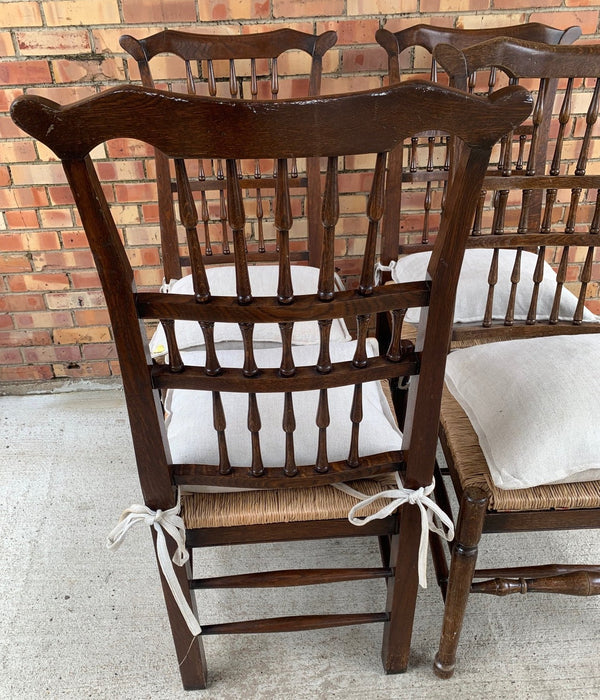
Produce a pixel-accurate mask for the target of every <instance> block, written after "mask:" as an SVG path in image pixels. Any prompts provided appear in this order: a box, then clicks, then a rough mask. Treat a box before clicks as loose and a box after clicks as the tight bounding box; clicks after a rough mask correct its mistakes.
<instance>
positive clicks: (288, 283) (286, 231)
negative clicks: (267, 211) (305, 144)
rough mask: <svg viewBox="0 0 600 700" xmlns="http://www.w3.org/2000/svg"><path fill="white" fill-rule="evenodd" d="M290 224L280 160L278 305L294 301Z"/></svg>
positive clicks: (277, 186) (285, 174)
mask: <svg viewBox="0 0 600 700" xmlns="http://www.w3.org/2000/svg"><path fill="white" fill-rule="evenodd" d="M292 223H293V219H292V206H291V204H290V185H289V182H288V166H287V160H286V159H285V158H280V159H279V160H278V161H277V180H276V183H275V229H276V230H277V239H278V241H279V279H278V281H277V300H278V301H279V303H280V304H290V303H291V302H292V301H293V300H294V289H293V287H292V271H291V267H290V229H291V228H292Z"/></svg>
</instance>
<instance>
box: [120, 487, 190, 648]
mask: <svg viewBox="0 0 600 700" xmlns="http://www.w3.org/2000/svg"><path fill="white" fill-rule="evenodd" d="M180 510H181V504H180V499H179V495H178V496H177V503H176V504H175V506H173V508H170V509H169V510H160V509H159V510H156V511H154V510H150V508H148V507H147V506H142V505H139V504H134V505H132V506H130V507H129V508H127V510H125V511H123V514H122V515H121V518H120V520H119V523H118V524H117V526H116V527H115V528H114V529H113V530H112V531H111V532H110V534H109V535H108V539H107V543H106V546H107V547H108V549H117V548H118V547H119V546H120V544H121V542H122V541H123V538H124V537H125V534H126V533H127V531H128V530H129V528H130V527H132V526H133V525H135V524H136V523H144V524H145V525H150V526H152V527H153V528H154V529H155V530H156V552H157V555H158V562H159V564H160V568H161V571H162V572H163V575H164V577H165V580H166V581H167V583H168V584H169V588H170V589H171V593H172V594H173V597H174V598H175V602H176V603H177V605H178V606H179V610H180V611H181V614H182V616H183V618H184V620H185V622H186V624H187V626H188V628H189V630H190V632H191V633H192V635H193V636H194V637H197V636H198V635H199V634H200V633H201V632H202V630H201V628H200V625H199V623H198V620H197V619H196V616H195V615H194V613H193V612H192V609H191V608H190V606H189V604H188V602H187V600H186V598H185V596H184V594H183V591H182V590H181V586H180V585H179V581H178V580H177V576H176V575H175V569H174V568H173V563H175V564H177V566H183V565H184V564H185V563H186V562H187V561H188V559H189V558H190V555H189V553H188V551H187V549H186V548H185V524H184V522H183V519H182V518H181V517H180V516H179V511H180ZM165 532H166V533H167V534H168V535H169V536H170V537H171V538H172V539H173V540H175V543H176V544H177V549H176V550H175V553H174V554H173V559H172V560H171V558H170V557H169V550H168V549H167V540H166V538H165Z"/></svg>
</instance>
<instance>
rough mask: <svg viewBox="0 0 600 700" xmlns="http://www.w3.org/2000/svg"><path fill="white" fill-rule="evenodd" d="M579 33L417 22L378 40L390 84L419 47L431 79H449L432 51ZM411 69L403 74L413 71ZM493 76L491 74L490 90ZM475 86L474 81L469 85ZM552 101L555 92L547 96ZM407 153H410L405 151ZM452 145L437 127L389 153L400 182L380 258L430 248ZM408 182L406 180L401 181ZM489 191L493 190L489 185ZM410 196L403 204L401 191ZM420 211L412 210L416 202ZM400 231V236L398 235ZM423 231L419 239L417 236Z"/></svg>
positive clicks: (572, 37) (567, 40) (567, 39)
mask: <svg viewBox="0 0 600 700" xmlns="http://www.w3.org/2000/svg"><path fill="white" fill-rule="evenodd" d="M580 35H581V29H580V28H579V27H569V29H566V30H561V29H554V28H553V27H548V26H547V25H544V24H540V23H538V22H531V23H528V24H518V25H512V26H507V27H493V28H488V29H452V28H446V27H435V26H430V25H425V24H416V25H414V26H412V27H407V28H406V29H402V30H400V31H398V32H395V33H392V32H390V31H389V30H387V29H385V28H381V29H379V30H378V31H377V33H376V35H375V38H376V40H377V42H378V43H379V44H380V45H381V46H382V47H383V48H384V49H385V51H386V53H387V55H388V76H389V82H390V84H391V85H393V84H396V83H399V82H400V81H401V79H402V72H403V71H402V70H401V67H400V65H401V58H400V56H401V55H403V56H404V57H406V53H405V52H406V51H408V50H410V49H413V48H414V47H421V48H422V49H425V50H426V51H428V52H429V53H430V54H432V59H431V69H430V78H431V80H432V81H433V82H438V81H442V82H443V81H444V80H445V81H446V82H447V81H448V76H447V75H441V74H440V72H439V70H438V68H439V65H438V61H436V59H435V56H434V55H433V54H434V50H435V49H436V47H438V46H440V45H448V46H451V47H454V48H455V49H457V50H461V49H465V48H467V47H471V46H474V45H476V44H479V43H481V42H485V41H489V40H491V39H499V38H513V39H522V40H527V41H535V42H540V43H541V42H543V43H547V44H565V45H566V44H571V43H573V42H574V41H576V40H577V39H578V38H579V37H580ZM413 72H414V71H411V70H410V69H408V70H404V73H409V75H410V74H412V73H413ZM494 82H495V76H494V75H493V73H492V74H491V75H490V90H491V89H492V88H493V86H494ZM469 87H470V88H471V89H472V87H473V85H472V84H469ZM546 99H547V103H548V104H551V103H552V99H553V94H551V92H550V91H548V92H547V94H546ZM405 152H406V155H405ZM450 155H451V154H450V143H449V139H448V138H447V137H446V136H442V135H439V134H436V133H435V132H433V131H430V132H428V133H427V134H423V135H421V136H420V137H416V136H415V137H413V138H412V139H411V141H410V146H408V145H404V144H403V146H402V148H398V149H396V150H395V151H393V152H392V153H391V154H390V158H389V174H388V177H389V178H390V179H392V181H394V182H396V183H397V184H396V186H395V187H394V188H393V189H391V192H390V196H389V197H388V198H387V201H386V212H385V220H384V225H385V227H386V230H385V231H384V243H386V247H385V248H383V249H382V262H383V263H384V264H387V263H389V261H390V260H395V259H396V258H397V257H398V253H399V252H400V253H403V254H406V253H411V252H418V251H420V250H426V249H427V248H425V246H428V247H429V246H430V245H431V241H432V239H433V238H434V237H435V234H436V232H437V226H438V221H439V210H440V209H441V208H442V207H443V201H444V197H445V190H446V186H447V185H446V183H447V179H448V174H449V170H450ZM403 183H404V184H403ZM488 189H489V188H488ZM403 191H405V193H404V198H405V200H406V205H405V207H404V208H403V204H402V194H403ZM417 205H418V206H419V207H420V211H417V212H416V213H415V212H414V210H415V206H417ZM395 234H398V235H395ZM417 235H420V239H421V240H420V242H418V243H415V242H413V239H414V238H416V237H417Z"/></svg>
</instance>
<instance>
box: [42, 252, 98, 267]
mask: <svg viewBox="0 0 600 700" xmlns="http://www.w3.org/2000/svg"><path fill="white" fill-rule="evenodd" d="M32 259H33V267H34V270H36V271H37V272H43V271H46V270H68V269H76V270H81V269H82V268H87V267H94V259H93V257H92V253H91V251H89V250H75V251H48V252H47V253H35V254H34V255H33V257H32Z"/></svg>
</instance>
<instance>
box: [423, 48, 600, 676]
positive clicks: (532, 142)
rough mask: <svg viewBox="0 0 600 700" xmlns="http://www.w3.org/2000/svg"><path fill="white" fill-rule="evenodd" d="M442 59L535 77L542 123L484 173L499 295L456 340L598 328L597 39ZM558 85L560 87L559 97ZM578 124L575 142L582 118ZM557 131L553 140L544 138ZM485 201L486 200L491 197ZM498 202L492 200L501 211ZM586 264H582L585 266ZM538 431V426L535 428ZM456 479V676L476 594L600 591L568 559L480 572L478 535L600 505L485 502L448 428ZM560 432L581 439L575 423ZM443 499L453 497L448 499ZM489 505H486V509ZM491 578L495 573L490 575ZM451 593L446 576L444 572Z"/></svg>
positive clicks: (446, 651) (521, 528)
mask: <svg viewBox="0 0 600 700" xmlns="http://www.w3.org/2000/svg"><path fill="white" fill-rule="evenodd" d="M434 55H435V57H436V59H437V60H438V62H439V63H440V65H442V66H443V67H444V69H445V70H447V72H448V74H449V75H450V76H451V79H452V80H453V82H454V84H455V85H457V86H458V87H460V88H461V89H464V90H469V85H470V82H471V83H473V81H472V76H473V75H476V74H477V73H478V72H479V71H482V70H483V71H485V70H490V69H493V70H494V71H495V73H496V76H497V78H498V79H499V80H501V76H502V75H504V76H505V77H504V79H505V80H506V79H508V80H509V81H510V82H511V83H513V84H515V83H518V82H519V81H521V80H523V81H527V85H528V86H529V87H530V88H532V90H533V97H534V100H535V107H534V111H533V113H532V119H531V124H530V129H529V130H528V131H524V132H523V134H522V136H521V137H520V144H519V145H518V146H516V145H513V147H512V148H507V143H508V141H507V142H505V143H504V144H503V146H502V149H503V154H501V157H500V161H501V163H502V172H501V173H495V174H490V175H488V177H486V179H485V181H484V187H486V188H487V189H488V190H490V192H489V193H488V194H491V201H492V202H493V203H492V204H491V210H492V215H491V216H490V215H489V214H488V216H487V223H485V221H486V217H485V216H476V222H477V221H479V222H481V226H480V227H479V228H477V229H476V230H475V229H474V230H473V233H472V235H471V237H470V239H469V242H468V245H469V247H473V248H487V249H490V250H493V251H494V254H493V256H492V261H491V265H490V271H489V275H488V285H489V292H488V303H487V308H486V311H485V314H484V316H483V318H482V319H481V320H480V322H479V323H476V324H473V325H472V326H470V327H469V326H468V324H465V325H466V327H460V328H459V327H458V326H455V328H454V331H453V336H452V337H453V342H454V343H455V344H460V345H468V344H473V343H482V342H493V341H498V340H507V339H515V338H531V337H535V336H547V335H557V334H560V335H566V334H569V335H572V334H579V333H597V332H599V331H600V328H598V324H597V323H593V322H589V321H586V320H584V319H583V316H582V314H583V309H584V304H585V298H586V293H587V288H588V286H589V285H590V284H594V283H596V284H597V283H598V276H597V273H598V271H597V269H595V272H594V273H593V272H592V266H591V265H592V262H591V261H592V260H593V259H594V256H595V251H597V248H598V242H599V241H600V238H599V237H598V234H599V231H600V229H599V225H600V214H599V212H600V204H599V203H598V188H599V187H600V175H598V174H597V171H594V170H592V169H590V170H589V172H588V167H587V161H588V156H589V154H590V152H591V149H592V148H593V147H594V142H593V140H594V136H593V135H592V134H595V132H594V128H595V126H596V123H597V119H598V101H599V95H600V81H599V78H600V49H599V48H598V47H595V46H573V47H567V46H557V47H549V46H546V45H541V44H532V43H529V42H522V41H504V40H498V39H495V40H490V41H487V42H484V43H482V44H479V45H477V46H472V47H470V48H465V49H464V51H458V50H456V49H455V48H453V47H451V46H439V47H437V48H436V49H435V51H434ZM548 86H558V90H557V91H556V92H555V94H553V95H552V99H551V100H550V99H547V94H548V92H547V91H548ZM575 122H577V124H578V130H579V132H578V135H577V137H576V138H574V134H575V132H574V131H573V125H574V123H575ZM543 129H546V133H547V134H549V139H548V140H547V143H546V137H545V136H540V134H541V133H542V130H543ZM536 194H537V195H538V201H539V203H540V208H539V214H538V215H537V216H534V217H532V216H531V207H532V201H533V199H534V196H535V195H536ZM483 199H484V198H483V197H482V201H483ZM489 206H490V205H488V207H489ZM500 249H512V250H514V251H515V252H514V259H515V263H514V266H513V268H512V272H511V284H512V294H511V297H510V299H509V302H508V307H507V309H506V314H505V316H504V318H503V319H493V318H492V317H491V313H490V308H491V303H492V301H493V296H494V288H495V286H496V285H497V284H498V282H499V272H498V264H497V257H496V251H498V250H500ZM523 250H527V251H531V252H533V253H535V254H536V255H537V264H536V266H535V270H534V272H533V277H532V279H531V280H530V282H533V287H532V293H531V301H530V305H529V312H528V314H527V318H525V319H523V320H516V319H515V318H514V303H515V301H514V299H515V295H516V293H517V290H518V285H519V284H520V283H522V282H523V277H522V275H521V273H520V267H519V263H520V259H521V255H522V253H521V252H520V251H523ZM544 260H551V261H552V262H553V263H554V267H555V268H556V269H557V277H556V283H555V295H554V303H553V306H552V309H551V311H550V314H549V318H546V319H540V318H539V317H538V313H537V294H538V288H539V285H540V284H541V281H542V279H543V272H542V269H543V268H542V263H543V261H544ZM574 261H579V262H578V263H575V262H574ZM567 281H569V282H570V283H571V286H572V284H573V282H575V283H577V282H578V283H579V289H576V288H575V289H574V290H573V291H574V292H575V294H577V295H578V303H577V308H576V309H575V312H574V314H573V316H572V318H570V319H563V320H560V319H559V318H558V300H559V299H560V296H561V293H562V289H563V287H564V286H565V285H566V284H567ZM532 430H535V427H533V426H532ZM440 439H441V443H442V447H443V449H444V454H445V457H446V462H447V464H448V466H449V468H450V473H451V476H452V483H453V485H454V488H455V491H456V492H457V496H458V498H459V501H460V511H459V516H458V521H459V527H458V532H457V540H456V544H455V546H454V548H453V550H452V560H451V566H450V574H449V579H448V582H447V592H446V608H445V615H444V625H443V631H442V636H441V641H440V648H439V652H438V655H437V657H436V661H435V665H434V670H435V672H436V673H437V674H438V675H439V676H441V677H443V678H448V677H449V676H451V675H452V673H453V670H454V663H455V658H456V648H457V645H458V639H459V634H460V630H461V626H462V621H463V616H464V612H465V608H466V603H467V598H468V595H469V592H472V593H487V594H491V595H497V596H504V595H510V594H512V593H517V592H518V593H526V592H543V593H560V594H569V595H597V594H598V593H600V587H599V585H598V582H599V579H598V571H599V569H600V567H598V566H583V565H579V566H577V565H573V566H572V565H558V564H549V565H544V566H521V567H518V568H516V569H511V568H502V569H485V570H480V571H477V570H475V559H476V554H477V543H478V542H479V538H480V537H481V535H482V533H487V532H495V533H499V532H505V533H507V532H528V531H538V530H539V531H542V530H562V529H577V528H599V527H600V508H590V509H554V508H553V509H547V510H541V511H530V510H520V511H508V512H497V511H494V510H492V509H491V508H490V507H489V505H488V506H486V504H485V502H484V501H485V499H484V501H483V502H482V501H481V496H482V494H481V493H477V494H473V493H472V491H473V489H466V490H465V491H464V492H463V490H462V488H461V484H460V479H459V478H458V474H457V467H456V462H457V461H458V456H457V455H455V454H453V452H452V450H450V448H449V443H448V441H447V440H446V437H445V435H444V432H443V429H442V431H441V434H440ZM557 439H567V440H568V439H569V437H568V426H565V433H564V435H562V436H561V435H559V436H557ZM443 499H445V501H446V502H447V496H446V495H444V496H443ZM482 506H483V507H482ZM435 554H436V557H437V559H438V562H437V568H438V570H440V571H442V572H443V569H444V566H445V562H444V561H442V555H443V550H442V548H437V549H436V550H435ZM474 579H475V580H477V581H476V582H474ZM478 579H484V580H478ZM441 583H442V590H444V588H445V586H446V583H445V582H444V581H443V580H442V581H441Z"/></svg>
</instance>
